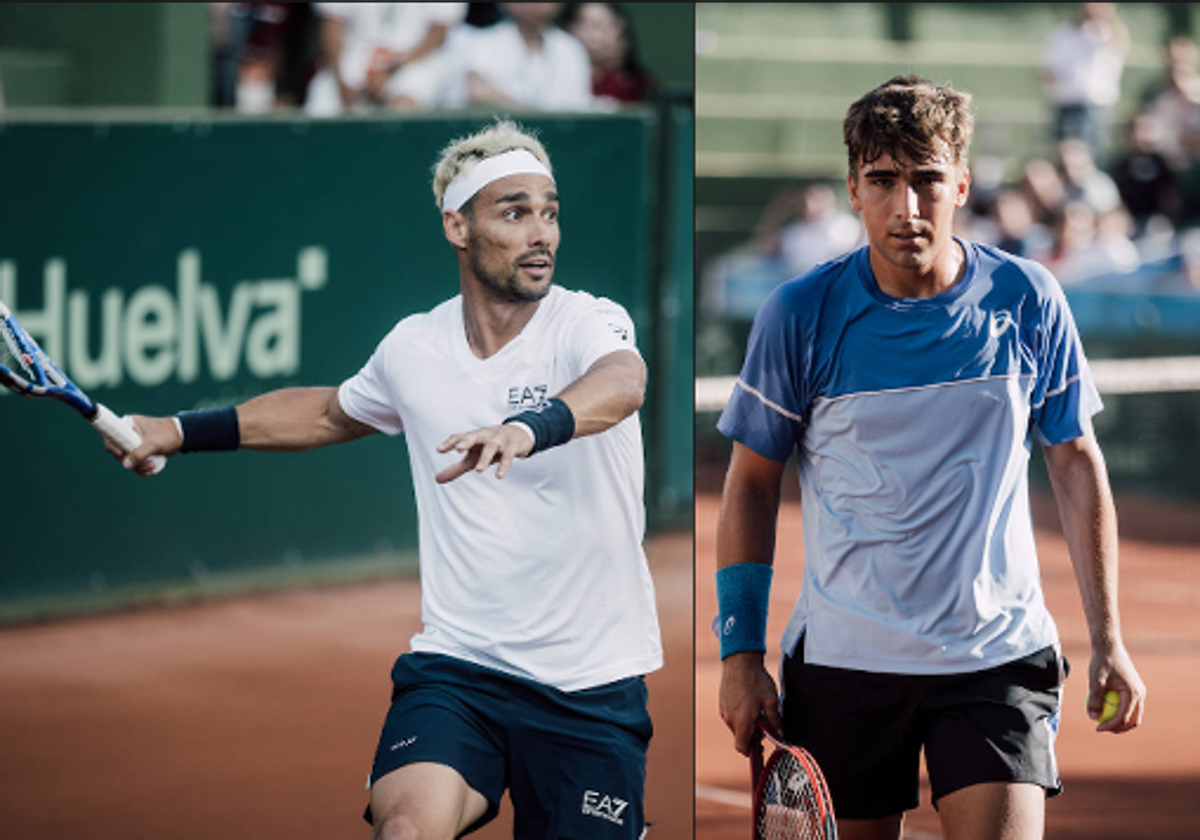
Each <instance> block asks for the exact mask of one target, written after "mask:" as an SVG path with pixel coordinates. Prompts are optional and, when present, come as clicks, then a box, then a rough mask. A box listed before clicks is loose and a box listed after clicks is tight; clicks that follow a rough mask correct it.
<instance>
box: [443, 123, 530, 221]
mask: <svg viewBox="0 0 1200 840" xmlns="http://www.w3.org/2000/svg"><path fill="white" fill-rule="evenodd" d="M515 149H525V150H526V151H527V152H529V153H530V154H532V155H533V156H534V157H535V158H537V159H538V161H539V162H540V163H542V164H543V165H544V166H545V167H546V168H547V169H550V168H551V166H550V156H549V155H548V154H546V149H545V148H544V147H543V146H542V144H541V143H540V142H538V139H537V137H535V136H534V135H533V134H532V133H530V132H528V131H526V130H525V129H524V128H522V127H521V126H519V125H517V124H516V123H515V122H513V121H512V120H503V119H498V120H496V122H494V123H492V124H491V125H489V126H488V127H487V128H485V129H483V130H482V131H477V132H476V133H474V134H472V135H470V136H469V137H459V138H458V139H456V140H452V141H450V144H449V145H448V146H446V148H444V149H442V155H441V157H440V158H439V159H438V162H437V163H436V164H434V167H433V197H434V200H435V201H436V202H437V206H438V209H439V210H441V209H442V199H443V197H444V196H445V194H446V187H448V186H449V185H450V183H451V182H452V181H453V180H454V179H455V178H458V177H459V176H462V175H467V174H469V173H470V172H471V170H472V169H474V168H475V167H476V166H477V165H478V164H479V163H480V161H484V160H487V159H488V158H490V157H495V156H496V155H502V154H504V153H505V152H511V151H513V150H515ZM470 207H471V202H470V201H468V202H467V203H466V204H465V205H463V209H464V211H466V212H470Z"/></svg>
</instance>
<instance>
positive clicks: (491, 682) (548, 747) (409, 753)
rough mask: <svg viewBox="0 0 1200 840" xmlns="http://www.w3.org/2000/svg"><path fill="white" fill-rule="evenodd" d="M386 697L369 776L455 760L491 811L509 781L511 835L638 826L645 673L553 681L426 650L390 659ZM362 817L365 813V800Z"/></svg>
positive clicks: (592, 833) (623, 838)
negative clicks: (563, 684) (562, 683)
mask: <svg viewBox="0 0 1200 840" xmlns="http://www.w3.org/2000/svg"><path fill="white" fill-rule="evenodd" d="M392 685H393V691H392V705H391V708H390V709H388V713H387V718H386V720H385V721H384V725H383V733H382V735H381V736H380V739H379V746H378V748H377V749H376V751H375V762H374V765H373V766H372V768H371V783H372V784H373V783H374V782H375V780H376V779H379V778H381V777H382V776H384V775H386V774H388V773H390V772H391V771H392V770H395V769H397V768H398V767H403V766H404V765H406V764H412V763H414V762H418V761H429V762H434V763H437V764H444V765H447V766H449V767H453V768H454V769H455V770H457V771H458V773H459V774H460V775H461V776H462V777H463V778H464V779H466V781H467V784H468V785H470V786H471V787H472V788H474V789H475V790H477V791H478V792H479V793H481V794H483V796H484V797H485V798H486V799H487V801H488V809H487V813H486V814H485V815H484V816H483V818H482V819H480V820H479V821H478V822H476V823H475V824H473V825H471V826H470V827H469V828H468V829H467V830H466V831H465V832H463V833H464V834H468V833H470V832H472V831H474V830H475V829H477V828H479V827H481V826H483V825H485V824H486V823H488V822H490V821H491V820H492V819H494V818H495V816H496V812H497V809H498V808H499V805H500V797H501V796H502V795H503V793H504V791H505V789H508V791H509V796H510V798H511V800H512V805H513V814H514V823H515V824H514V827H513V836H514V837H517V838H539V840H553V838H561V837H587V838H610V840H636V838H638V837H640V836H641V834H642V831H643V829H644V827H645V815H644V813H643V791H644V788H645V782H646V748H647V746H649V743H650V737H651V735H652V733H653V729H652V727H651V725H650V715H649V713H648V712H647V711H646V681H645V680H644V679H643V678H642V677H630V678H628V679H624V680H619V681H617V682H613V683H609V684H607V685H602V686H597V687H595V688H589V689H585V690H583V691H572V692H564V691H559V690H558V689H556V688H552V687H550V686H546V685H542V684H541V683H537V682H533V681H532V680H527V679H522V678H521V677H514V676H510V675H508V674H504V673H501V672H499V671H495V670H493V669H491V668H484V667H482V666H480V665H475V664H473V663H470V662H466V661H464V660H461V659H455V658H453V657H450V656H441V655H438V654H431V653H408V654H404V655H403V656H401V657H400V658H399V659H397V660H396V664H395V666H394V667H393V669H392ZM366 816H367V821H368V822H370V821H371V815H370V808H368V809H367V815H366Z"/></svg>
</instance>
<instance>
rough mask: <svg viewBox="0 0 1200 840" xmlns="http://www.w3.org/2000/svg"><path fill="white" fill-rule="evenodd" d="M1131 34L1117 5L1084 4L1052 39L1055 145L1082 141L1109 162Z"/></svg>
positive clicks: (1049, 74)
mask: <svg viewBox="0 0 1200 840" xmlns="http://www.w3.org/2000/svg"><path fill="white" fill-rule="evenodd" d="M1128 51H1129V33H1128V32H1127V31H1126V29H1125V25H1124V24H1123V23H1122V22H1121V19H1120V17H1119V16H1118V15H1117V9H1116V4H1114V3H1081V4H1080V5H1079V11H1078V15H1077V17H1076V20H1075V21H1074V22H1072V23H1068V24H1064V25H1062V26H1060V27H1058V28H1057V29H1055V30H1054V32H1052V33H1051V35H1050V38H1049V40H1047V42H1046V46H1045V50H1044V53H1043V58H1042V71H1043V78H1044V79H1045V81H1046V86H1047V92H1048V95H1049V97H1050V101H1051V103H1052V104H1053V106H1054V130H1055V139H1057V140H1062V139H1064V138H1067V137H1074V138H1078V139H1081V140H1083V141H1084V142H1085V143H1087V145H1088V147H1089V148H1090V149H1091V150H1092V155H1093V157H1094V158H1095V159H1096V160H1098V161H1100V162H1101V163H1105V162H1107V157H1108V133H1109V125H1110V119H1111V118H1110V112H1111V110H1112V106H1113V105H1115V104H1116V103H1117V100H1118V99H1120V96H1121V72H1122V70H1123V69H1124V66H1125V54H1126V53H1127V52H1128Z"/></svg>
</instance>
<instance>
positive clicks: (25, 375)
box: [0, 319, 35, 380]
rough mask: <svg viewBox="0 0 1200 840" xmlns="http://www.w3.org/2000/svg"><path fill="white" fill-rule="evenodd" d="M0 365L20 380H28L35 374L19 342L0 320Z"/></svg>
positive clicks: (6, 324) (4, 322)
mask: <svg viewBox="0 0 1200 840" xmlns="http://www.w3.org/2000/svg"><path fill="white" fill-rule="evenodd" d="M0 365H2V366H4V367H5V368H7V369H8V370H10V371H12V372H13V373H14V374H16V375H17V376H19V377H21V378H22V379H25V380H30V379H32V378H33V377H34V373H35V372H34V369H33V365H32V364H30V361H29V357H28V356H27V355H26V354H25V352H24V351H23V350H22V349H21V342H20V341H19V340H18V339H17V336H16V334H15V333H14V332H13V329H12V327H11V326H10V325H9V323H8V321H7V320H4V319H0Z"/></svg>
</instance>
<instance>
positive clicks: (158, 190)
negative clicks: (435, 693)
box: [0, 111, 691, 603]
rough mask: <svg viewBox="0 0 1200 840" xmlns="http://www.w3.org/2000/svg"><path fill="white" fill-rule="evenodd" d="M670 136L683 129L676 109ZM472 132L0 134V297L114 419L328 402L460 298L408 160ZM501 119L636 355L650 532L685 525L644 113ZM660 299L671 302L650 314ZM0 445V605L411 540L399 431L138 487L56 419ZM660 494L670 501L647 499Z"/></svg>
mask: <svg viewBox="0 0 1200 840" xmlns="http://www.w3.org/2000/svg"><path fill="white" fill-rule="evenodd" d="M676 119H682V124H683V127H682V128H681V129H680V131H681V132H686V131H688V130H690V111H685V113H684V115H683V117H682V118H680V117H679V115H678V114H677V115H676ZM481 122H482V120H481V119H480V118H468V117H465V116H464V117H458V118H453V119H446V118H432V117H431V118H426V119H407V120H394V119H386V120H385V119H380V120H348V121H335V122H321V123H311V122H306V121H301V120H290V119H286V120H270V121H258V122H246V121H241V120H234V119H230V120H218V121H194V120H171V121H161V122H149V123H136V122H127V121H107V122H106V121H95V120H94V119H92V120H89V119H80V120H74V121H67V122H60V123H49V122H38V121H9V122H7V123H6V124H4V125H3V129H2V130H0V192H3V194H4V195H5V196H6V200H5V201H4V202H0V297H3V298H4V299H5V300H6V302H7V303H8V304H9V305H10V306H11V307H12V308H13V309H14V310H15V311H16V312H17V313H18V315H19V316H22V317H23V319H24V320H25V321H26V324H27V326H28V327H29V328H30V331H31V332H33V333H34V335H35V338H37V339H38V340H39V341H42V342H43V345H44V346H45V347H46V349H47V351H48V352H50V353H51V354H52V355H54V356H56V357H57V358H58V359H59V360H60V361H61V362H62V364H63V366H64V367H65V368H66V371H67V373H68V375H71V376H73V377H75V378H77V379H78V380H80V384H81V385H83V386H84V387H85V388H86V389H87V390H89V391H90V392H91V393H92V395H93V396H94V397H95V398H97V399H99V400H101V401H103V402H105V403H106V404H108V405H110V406H111V407H112V408H113V409H114V410H115V411H117V412H118V413H123V412H138V413H146V414H166V413H171V412H174V411H176V410H179V409H184V408H191V407H195V406H203V405H211V404H221V403H227V402H232V401H240V400H242V399H245V398H247V397H249V396H252V395H254V394H256V393H260V392H262V391H264V390H269V389H274V388H278V387H284V386H290V385H313V384H325V385H335V384H337V383H339V382H340V381H342V380H343V379H345V378H346V377H348V376H350V375H351V374H353V373H354V372H355V371H357V369H358V368H359V367H360V366H361V365H362V363H363V362H364V361H365V360H366V359H367V357H368V356H369V355H370V353H371V351H372V350H373V349H374V347H375V345H376V344H377V342H378V341H379V340H380V339H381V338H382V337H383V336H384V334H385V333H386V332H387V331H388V329H389V328H390V327H391V326H392V325H393V324H394V323H395V322H396V321H397V320H399V319H400V318H401V317H403V316H404V315H407V314H409V313H412V312H416V311H421V310H425V309H428V308H430V307H431V306H433V305H435V304H436V303H438V302H440V301H442V300H444V299H446V298H447V297H450V296H453V295H454V294H456V293H457V264H456V261H455V259H454V256H453V252H452V251H451V249H450V248H449V246H448V245H447V244H446V243H445V241H444V238H443V234H442V231H441V224H440V218H439V214H438V212H437V210H436V208H435V206H434V203H433V196H432V193H431V191H430V188H429V167H430V164H431V163H432V162H433V161H434V160H435V158H436V156H437V154H438V152H439V150H440V149H441V148H442V146H444V144H445V143H446V142H447V141H448V140H449V139H450V138H452V137H455V136H461V135H462V134H465V133H468V132H470V131H472V130H475V129H476V128H477V127H478V126H479V125H480V124H481ZM523 122H524V123H525V124H526V125H528V126H530V127H532V128H534V129H537V130H539V131H540V135H541V137H542V139H543V140H544V142H545V143H546V145H547V147H548V149H549V150H550V153H551V155H552V157H553V159H554V162H555V172H556V177H557V180H558V183H559V187H560V190H561V192H562V194H563V209H562V225H563V231H564V236H563V243H562V246H561V249H560V252H559V267H558V272H557V275H556V280H557V281H558V282H560V283H561V284H562V285H564V286H567V287H570V288H581V289H586V290H589V291H591V292H593V293H596V294H602V295H607V296H610V297H612V298H614V299H616V300H618V301H620V302H622V303H623V304H624V305H625V306H626V307H627V308H628V309H629V310H630V312H631V313H632V315H633V317H634V319H635V321H636V323H637V326H638V329H639V338H640V343H641V349H642V351H643V353H644V355H645V356H646V358H647V359H648V360H654V362H653V366H654V369H652V371H651V385H652V388H653V389H654V390H653V391H652V393H651V395H650V399H649V400H648V410H650V407H651V406H653V411H654V414H655V417H653V418H651V419H652V422H649V423H647V425H646V431H645V435H646V440H647V460H648V462H649V466H650V477H651V479H653V480H652V482H651V484H650V485H649V486H648V487H647V501H648V502H649V503H650V505H651V514H652V517H653V516H654V515H655V514H656V513H661V512H662V510H665V508H664V506H663V504H660V501H662V500H665V502H666V503H668V505H667V506H668V507H669V506H670V505H671V504H673V505H675V510H676V512H678V510H681V509H683V508H686V509H689V510H690V506H691V473H690V451H691V446H690V423H688V424H686V425H684V426H683V427H682V429H680V430H679V431H674V430H672V431H671V432H670V435H668V430H667V428H666V426H665V425H664V424H665V423H666V422H667V421H668V420H669V419H672V418H674V419H673V420H672V422H675V423H677V422H678V415H679V412H680V411H683V410H685V409H684V408H683V407H680V406H678V405H675V406H674V407H672V399H673V397H672V393H673V392H672V391H671V389H672V387H674V388H675V389H676V390H678V388H679V386H678V383H677V381H676V377H677V376H682V377H685V378H686V380H687V382H688V388H687V394H686V400H685V405H686V406H690V401H691V394H690V379H691V368H690V356H687V357H686V363H685V359H684V358H680V356H681V355H682V353H681V351H680V350H679V347H680V346H682V343H683V342H686V341H690V334H689V333H687V332H686V330H685V328H684V326H683V324H684V323H686V324H687V325H688V329H690V298H686V299H685V298H682V297H680V295H681V294H682V293H683V286H685V285H687V284H683V283H682V281H683V277H684V276H685V275H684V274H677V276H675V277H674V280H672V281H668V282H666V283H663V282H659V281H658V280H657V279H656V275H655V270H654V267H655V266H656V265H666V266H672V265H673V266H675V267H676V268H677V270H678V271H679V272H687V276H690V266H688V267H685V266H684V265H683V263H682V262H681V260H682V259H684V256H683V255H681V254H680V252H681V251H682V250H684V249H683V245H684V241H685V239H686V242H687V244H688V248H687V249H686V250H688V251H689V252H690V214H689V213H688V212H686V211H679V210H676V211H673V212H672V219H673V221H672V222H671V225H672V227H671V228H668V229H667V230H666V233H668V234H669V235H670V236H672V237H673V242H674V245H673V246H670V247H673V249H674V250H673V253H672V254H671V255H663V254H662V252H661V251H660V250H659V246H660V244H661V239H660V231H659V229H658V228H657V227H656V223H655V221H654V220H652V219H651V207H652V206H656V204H657V203H658V202H659V201H660V200H662V201H664V202H665V204H666V205H668V206H669V205H670V204H671V202H672V201H673V200H681V199H678V196H679V195H681V193H677V194H676V195H673V196H671V197H667V198H662V199H660V197H659V196H658V195H657V193H658V191H659V189H660V184H661V183H665V182H664V181H661V180H660V176H662V174H663V172H662V161H660V159H659V155H658V151H657V150H659V148H660V147H659V144H658V133H657V132H658V130H659V127H660V124H661V123H660V120H659V119H658V117H657V115H656V114H655V113H654V112H650V111H645V112H632V113H624V114H621V115H614V116H606V117H583V118H579V117H570V118H559V117H548V116H536V117H535V116H532V115H530V116H527V117H525V118H524V119H523ZM676 136H677V137H679V138H680V139H679V140H678V143H679V145H678V146H676V147H673V148H672V149H671V153H672V154H679V155H684V156H686V160H683V159H679V160H676V162H675V164H674V166H676V167H677V170H678V171H682V170H683V169H684V168H686V169H687V170H688V171H689V172H690V167H691V159H690V151H691V150H690V141H686V140H684V139H683V137H684V135H683V134H681V133H679V132H677V133H676ZM668 157H669V156H668ZM675 177H676V181H675V183H676V185H677V188H678V189H679V190H682V189H684V187H683V186H682V184H680V183H679V181H678V172H676V173H675ZM687 189H690V179H688V180H687ZM685 223H686V233H685V232H684V229H683V228H682V227H681V226H682V225H684V224H685ZM662 247H664V248H665V247H668V246H666V245H663V246H662ZM672 284H673V285H672ZM664 289H668V290H669V289H674V291H673V294H674V295H675V296H676V298H677V299H678V302H679V307H678V308H677V310H676V311H674V312H673V313H668V316H669V317H665V318H661V319H660V317H659V315H658V311H659V309H660V306H659V300H658V295H659V294H660V293H663V290H664ZM683 307H687V308H683ZM660 328H661V335H662V336H666V337H668V338H660ZM660 340H668V341H673V342H675V344H676V347H675V352H674V353H671V352H666V351H664V350H662V349H661V348H660V347H659V346H658V342H659V341H660ZM659 359H663V360H666V361H665V362H664V364H665V365H671V364H674V365H676V366H677V369H676V370H669V369H664V367H663V366H662V365H660V364H659V363H658V361H657V360H659ZM672 383H676V384H675V385H672ZM675 398H678V395H675ZM686 410H688V413H689V415H690V408H688V409H686ZM681 434H683V435H685V436H686V439H685V440H683V441H677V442H676V443H675V444H674V445H675V447H676V448H675V450H673V454H671V455H670V456H668V457H666V459H665V460H664V459H662V458H660V457H659V455H657V454H655V453H656V448H657V445H656V442H657V441H660V440H664V439H666V438H667V437H668V436H671V437H674V438H678V437H679V436H680V435H681ZM0 441H2V443H0V446H3V448H4V459H5V467H4V469H5V471H6V473H7V474H8V475H7V479H8V480H6V481H4V482H3V483H2V484H0V486H2V487H3V490H0V493H3V495H4V498H3V500H2V505H3V509H4V511H5V521H6V523H8V525H9V527H8V528H7V529H6V530H7V531H8V533H7V536H6V542H5V548H4V551H3V556H2V557H0V603H3V602H4V601H6V600H12V599H19V598H28V597H33V596H38V595H44V594H47V593H63V592H72V591H78V590H81V589H82V590H88V589H96V590H103V589H107V588H111V587H116V586H121V585H125V584H138V583H145V582H155V581H166V582H170V581H188V580H196V579H203V578H204V577H206V576H209V575H212V574H214V573H220V572H229V571H234V570H240V569H245V568H251V567H260V566H272V565H283V566H296V565H299V564H302V563H307V562H310V561H312V560H321V559H325V558H338V557H344V556H348V555H359V554H363V553H368V554H369V553H371V552H376V551H385V550H391V549H406V548H411V547H413V546H415V542H416V531H415V524H416V514H415V509H414V506H413V501H412V493H411V487H410V484H411V480H410V477H409V475H408V465H407V456H406V453H405V445H404V443H403V441H402V440H400V439H387V438H384V437H383V436H376V437H372V438H369V439H366V440H363V441H358V442H355V443H352V444H347V445H344V446H339V447H335V448H333V449H330V450H325V451H318V452H312V453H304V454H297V455H276V454H262V453H252V452H239V453H222V454H211V455H191V456H182V457H179V458H176V459H174V460H173V461H172V462H171V464H170V465H169V468H168V469H167V470H166V471H165V472H164V473H163V474H162V475H160V476H157V477H155V478H153V479H150V480H141V479H138V478H136V477H135V476H133V475H132V474H128V473H126V472H124V471H123V470H121V469H120V468H119V467H118V466H117V465H116V464H115V463H114V462H113V461H112V460H111V459H110V458H109V457H108V456H107V455H106V454H105V453H104V452H103V450H102V449H101V447H100V442H99V439H98V438H97V437H96V435H95V433H94V432H93V431H91V430H90V429H88V428H87V426H86V425H85V424H83V423H82V422H81V421H80V420H79V418H78V417H77V416H76V415H75V414H74V413H73V412H71V411H70V410H68V409H67V408H65V407H63V406H60V405H57V404H46V403H44V402H39V401H34V400H22V399H18V398H16V397H12V396H10V395H7V394H5V395H4V396H0ZM685 454H686V467H685V466H684V463H683V461H682V460H681V459H683V458H684V457H685ZM14 479H15V480H14ZM662 481H673V482H674V489H673V490H672V491H671V492H668V493H664V491H663V489H662V483H661V482H662ZM667 512H668V513H669V511H667Z"/></svg>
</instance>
